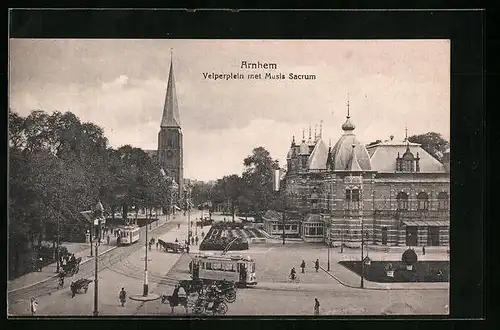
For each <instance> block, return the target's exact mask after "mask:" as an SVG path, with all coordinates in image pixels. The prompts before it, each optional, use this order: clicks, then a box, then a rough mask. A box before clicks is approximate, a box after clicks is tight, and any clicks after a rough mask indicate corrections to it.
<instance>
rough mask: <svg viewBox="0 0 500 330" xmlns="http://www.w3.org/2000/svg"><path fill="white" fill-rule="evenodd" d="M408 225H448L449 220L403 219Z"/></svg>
mask: <svg viewBox="0 0 500 330" xmlns="http://www.w3.org/2000/svg"><path fill="white" fill-rule="evenodd" d="M403 223H404V224H405V225H406V226H408V227H449V226H450V222H449V221H445V220H404V221H403Z"/></svg>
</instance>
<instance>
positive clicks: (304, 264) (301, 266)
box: [300, 260, 306, 274]
mask: <svg viewBox="0 0 500 330" xmlns="http://www.w3.org/2000/svg"><path fill="white" fill-rule="evenodd" d="M300 268H302V274H304V273H305V271H304V269H305V268H306V262H305V261H304V260H302V263H301V264H300Z"/></svg>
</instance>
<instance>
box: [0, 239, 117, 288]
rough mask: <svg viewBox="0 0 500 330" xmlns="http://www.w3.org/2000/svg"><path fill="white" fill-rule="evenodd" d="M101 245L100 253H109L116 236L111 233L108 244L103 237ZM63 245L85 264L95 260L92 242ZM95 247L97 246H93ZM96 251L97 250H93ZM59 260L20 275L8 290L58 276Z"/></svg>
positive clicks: (8, 283)
mask: <svg viewBox="0 0 500 330" xmlns="http://www.w3.org/2000/svg"><path fill="white" fill-rule="evenodd" d="M102 242H103V243H101V245H100V246H99V255H101V254H104V253H107V252H109V251H111V250H113V249H115V248H116V237H112V235H110V242H109V245H107V244H106V241H105V240H104V239H103V241H102ZM61 246H64V247H66V248H67V249H68V251H69V252H70V253H74V254H75V258H80V257H81V258H82V261H81V263H80V265H81V264H84V263H86V262H88V261H89V260H93V259H94V258H93V257H90V244H89V243H70V242H67V243H61ZM93 249H95V247H94V248H93ZM93 252H94V253H95V250H94V251H93ZM56 270H57V262H54V263H51V264H49V265H47V266H45V267H43V268H42V271H41V272H36V271H35V272H31V273H27V274H25V275H23V276H20V277H18V278H16V279H13V280H11V281H8V282H7V292H12V291H17V290H20V289H23V288H26V287H30V286H33V285H36V284H38V283H41V282H44V281H46V280H49V279H51V278H53V277H56V276H57V272H56Z"/></svg>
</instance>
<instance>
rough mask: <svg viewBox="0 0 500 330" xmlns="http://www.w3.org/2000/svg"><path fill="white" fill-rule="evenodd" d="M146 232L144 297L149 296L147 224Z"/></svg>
mask: <svg viewBox="0 0 500 330" xmlns="http://www.w3.org/2000/svg"><path fill="white" fill-rule="evenodd" d="M146 219H147V221H148V222H149V219H148V217H147V216H146ZM145 227H146V228H145V230H146V243H145V246H146V255H145V256H144V284H143V290H142V295H143V296H144V297H147V295H148V291H149V290H148V243H149V242H148V225H147V224H146V226H145Z"/></svg>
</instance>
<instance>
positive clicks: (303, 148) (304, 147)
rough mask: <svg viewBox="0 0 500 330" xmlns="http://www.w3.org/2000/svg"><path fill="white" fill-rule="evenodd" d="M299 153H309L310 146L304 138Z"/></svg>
mask: <svg viewBox="0 0 500 330" xmlns="http://www.w3.org/2000/svg"><path fill="white" fill-rule="evenodd" d="M299 155H309V146H308V145H307V143H306V141H305V140H302V143H301V144H300V148H299Z"/></svg>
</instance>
